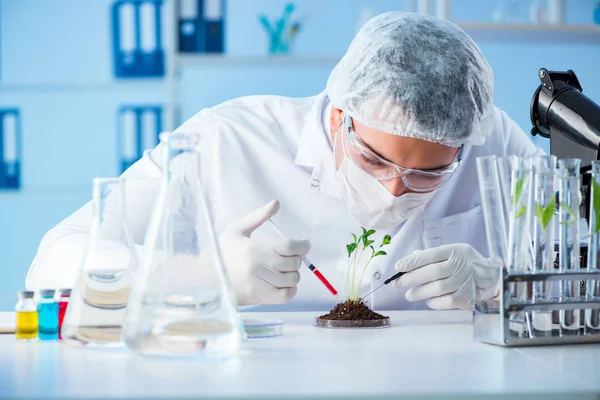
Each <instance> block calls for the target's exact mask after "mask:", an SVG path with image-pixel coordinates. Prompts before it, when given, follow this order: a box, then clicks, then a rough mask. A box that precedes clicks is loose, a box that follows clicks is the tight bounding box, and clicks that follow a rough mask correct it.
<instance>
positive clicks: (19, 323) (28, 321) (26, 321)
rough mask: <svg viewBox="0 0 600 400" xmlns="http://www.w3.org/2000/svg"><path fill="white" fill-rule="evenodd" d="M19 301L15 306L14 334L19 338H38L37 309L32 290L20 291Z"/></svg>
mask: <svg viewBox="0 0 600 400" xmlns="http://www.w3.org/2000/svg"><path fill="white" fill-rule="evenodd" d="M18 297H19V301H18V302H17V305H16V306H15V311H16V327H15V336H16V337H17V339H21V340H34V339H37V338H38V311H37V307H36V305H35V301H34V300H33V292H28V291H25V290H23V291H21V292H19V294H18Z"/></svg>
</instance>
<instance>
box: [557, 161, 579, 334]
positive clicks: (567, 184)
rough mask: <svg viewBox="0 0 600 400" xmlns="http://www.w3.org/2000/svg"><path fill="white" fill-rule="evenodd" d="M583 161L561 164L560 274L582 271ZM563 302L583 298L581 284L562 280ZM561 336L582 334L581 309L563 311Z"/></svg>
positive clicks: (561, 292) (560, 162)
mask: <svg viewBox="0 0 600 400" xmlns="http://www.w3.org/2000/svg"><path fill="white" fill-rule="evenodd" d="M580 167H581V160H580V159H576V158H569V159H562V160H559V161H558V169H559V181H560V187H559V192H558V196H559V200H560V204H559V223H560V224H559V232H560V243H559V250H558V253H559V268H560V272H568V271H578V270H579V265H580V264H579V255H580V249H579V246H580V239H579V203H580V201H581V197H580V185H581V181H580ZM559 287H560V298H561V301H565V302H567V301H569V300H571V299H577V298H579V281H577V280H563V281H560V286H559ZM559 315H560V334H561V336H567V335H569V336H570V335H579V328H580V326H579V324H580V317H579V315H580V310H560V313H559Z"/></svg>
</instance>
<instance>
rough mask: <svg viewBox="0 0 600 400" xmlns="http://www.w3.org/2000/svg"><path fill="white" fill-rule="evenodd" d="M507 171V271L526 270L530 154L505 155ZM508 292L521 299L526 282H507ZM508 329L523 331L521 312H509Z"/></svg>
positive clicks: (528, 259) (528, 260) (528, 261)
mask: <svg viewBox="0 0 600 400" xmlns="http://www.w3.org/2000/svg"><path fill="white" fill-rule="evenodd" d="M507 161H508V163H509V171H510V192H509V193H510V201H509V202H507V204H509V205H510V210H509V215H510V218H509V221H508V222H509V229H508V263H507V264H508V265H507V267H508V272H509V273H523V272H527V271H528V270H529V269H530V268H531V265H532V262H533V260H532V258H531V252H530V248H531V247H530V246H531V240H530V218H529V216H530V213H529V208H530V207H529V205H530V204H531V189H532V185H531V175H532V159H531V158H529V157H516V156H512V157H510V158H508V160H507ZM509 291H510V294H511V297H512V299H513V301H517V302H524V301H526V300H527V298H528V291H527V284H525V283H515V282H513V283H510V284H509ZM509 318H510V324H509V325H510V329H511V331H512V332H514V333H515V334H516V335H517V336H522V335H523V334H524V333H525V326H526V325H525V320H526V318H527V316H526V315H525V313H524V312H515V313H512V314H511V315H510V317H509Z"/></svg>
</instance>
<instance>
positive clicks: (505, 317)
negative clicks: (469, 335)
mask: <svg viewBox="0 0 600 400" xmlns="http://www.w3.org/2000/svg"><path fill="white" fill-rule="evenodd" d="M498 272H499V275H500V270H498ZM501 273H502V276H499V285H498V286H499V287H498V295H497V296H496V297H494V298H493V299H482V298H477V295H476V299H475V307H474V310H473V317H474V318H473V332H474V338H475V340H478V341H480V342H484V343H490V344H494V345H499V346H505V347H519V346H540V345H556V344H576V343H600V334H599V333H589V332H588V331H587V330H586V329H585V327H584V324H585V319H584V318H581V321H582V323H581V327H580V330H579V335H561V330H560V325H559V324H553V326H552V330H551V331H547V332H544V335H537V333H536V332H535V331H534V329H533V327H532V323H531V320H532V318H531V312H533V311H552V312H553V314H556V313H558V312H559V311H561V310H584V309H600V298H589V297H587V298H586V297H583V296H582V297H580V298H579V299H576V300H573V299H569V300H564V299H560V298H554V299H553V301H551V302H534V301H531V300H528V301H526V302H521V301H517V300H516V299H514V298H512V296H511V288H510V284H511V283H532V282H542V281H546V282H557V281H568V280H584V281H588V280H600V272H586V271H578V272H562V273H560V272H556V273H535V274H534V273H521V274H514V273H513V274H509V273H508V272H507V271H506V270H503V271H502V272H501ZM476 279H477V278H476ZM517 312H525V314H526V316H527V318H526V319H525V325H526V326H525V327H523V329H517V330H515V329H511V324H514V322H513V321H511V319H510V318H511V316H512V315H514V313H517Z"/></svg>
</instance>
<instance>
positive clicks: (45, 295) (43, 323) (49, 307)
mask: <svg viewBox="0 0 600 400" xmlns="http://www.w3.org/2000/svg"><path fill="white" fill-rule="evenodd" d="M54 293H55V290H54V289H44V290H40V296H39V300H38V314H39V324H40V330H39V338H40V340H57V339H58V303H57V302H56V301H55V299H54Z"/></svg>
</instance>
